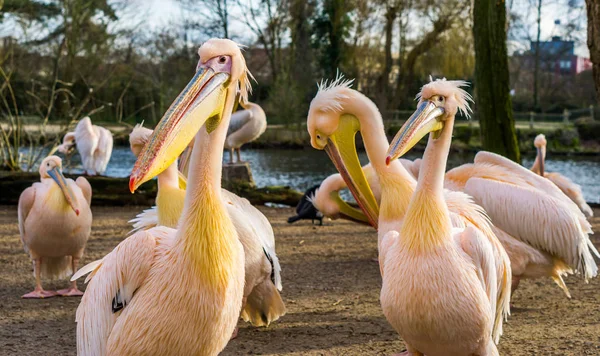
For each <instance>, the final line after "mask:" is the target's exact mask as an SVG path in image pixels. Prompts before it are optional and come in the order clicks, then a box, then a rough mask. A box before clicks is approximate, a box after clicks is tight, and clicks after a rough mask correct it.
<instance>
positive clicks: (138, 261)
mask: <svg viewBox="0 0 600 356" xmlns="http://www.w3.org/2000/svg"><path fill="white" fill-rule="evenodd" d="M169 230H170V229H168V228H162V227H161V228H155V229H152V230H150V231H141V232H138V233H136V234H135V235H132V236H130V237H128V238H127V239H125V240H124V241H123V242H121V243H120V244H119V245H117V247H115V249H114V250H113V251H112V252H110V253H109V254H108V255H106V256H105V257H104V258H103V259H102V260H101V261H95V262H92V264H91V266H90V267H89V268H88V267H87V266H85V267H83V268H82V270H83V272H82V273H77V274H76V276H74V277H80V276H81V275H83V274H84V273H85V272H91V273H92V278H91V279H90V283H89V285H88V287H87V289H86V291H85V294H84V296H83V298H82V299H81V303H80V304H79V307H78V308H77V314H76V316H75V321H76V322H77V353H78V354H79V355H93V354H102V355H103V354H106V342H107V340H108V338H109V336H110V333H111V331H112V328H113V326H114V324H115V322H116V321H117V318H118V317H119V315H120V310H121V309H123V308H126V307H127V304H128V303H129V302H130V301H131V299H132V298H133V296H134V293H135V291H136V290H137V289H138V288H140V286H142V285H143V284H144V281H145V279H146V276H147V275H148V272H149V271H150V269H151V266H152V263H153V260H154V255H155V251H156V249H157V247H158V245H160V243H161V240H162V239H163V238H165V237H166V236H167V235H168V232H169Z"/></svg>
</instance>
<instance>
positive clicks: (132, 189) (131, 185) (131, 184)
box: [129, 177, 135, 194]
mask: <svg viewBox="0 0 600 356" xmlns="http://www.w3.org/2000/svg"><path fill="white" fill-rule="evenodd" d="M129 191H130V192H131V194H133V193H134V192H135V177H131V178H130V179H129Z"/></svg>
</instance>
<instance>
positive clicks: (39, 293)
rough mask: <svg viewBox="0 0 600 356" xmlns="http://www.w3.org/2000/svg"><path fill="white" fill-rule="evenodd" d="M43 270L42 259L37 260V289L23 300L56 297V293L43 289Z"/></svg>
mask: <svg viewBox="0 0 600 356" xmlns="http://www.w3.org/2000/svg"><path fill="white" fill-rule="evenodd" d="M41 270H42V259H41V258H36V259H34V260H33V273H35V289H34V290H33V292H29V293H27V294H25V295H23V296H22V297H21V298H24V299H40V298H51V297H55V296H56V293H55V292H52V291H48V290H44V289H43V288H42V282H41V278H40V273H41Z"/></svg>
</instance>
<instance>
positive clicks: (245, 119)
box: [227, 110, 252, 136]
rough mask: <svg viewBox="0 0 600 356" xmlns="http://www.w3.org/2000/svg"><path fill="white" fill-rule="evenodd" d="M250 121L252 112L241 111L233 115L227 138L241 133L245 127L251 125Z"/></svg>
mask: <svg viewBox="0 0 600 356" xmlns="http://www.w3.org/2000/svg"><path fill="white" fill-rule="evenodd" d="M250 120H252V111H250V110H239V111H236V112H234V113H233V114H231V120H230V121H229V128H227V136H229V135H231V134H232V133H234V132H237V131H239V130H240V129H241V128H242V127H244V125H246V124H247V123H249V122H250Z"/></svg>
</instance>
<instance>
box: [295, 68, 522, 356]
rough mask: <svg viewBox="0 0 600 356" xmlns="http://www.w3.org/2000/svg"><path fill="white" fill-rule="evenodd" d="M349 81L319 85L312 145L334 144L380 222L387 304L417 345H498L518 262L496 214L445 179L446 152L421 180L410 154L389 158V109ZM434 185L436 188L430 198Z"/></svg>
mask: <svg viewBox="0 0 600 356" xmlns="http://www.w3.org/2000/svg"><path fill="white" fill-rule="evenodd" d="M350 83H351V82H349V81H343V80H342V78H338V79H337V80H335V81H334V82H333V83H331V84H330V85H323V84H322V85H320V88H319V93H318V94H317V96H316V97H315V98H314V99H313V101H312V103H311V106H310V111H309V116H308V120H307V127H308V131H309V134H310V136H311V144H312V146H313V147H315V148H317V149H324V150H326V151H327V152H328V154H329V155H330V157H331V159H332V161H333V162H334V163H335V165H336V167H337V168H338V171H339V172H340V173H341V174H342V176H343V177H344V180H345V181H346V183H347V184H348V188H349V189H350V191H351V192H352V193H353V195H354V197H355V198H356V200H357V202H358V203H359V205H360V207H361V209H362V210H363V211H364V212H365V214H366V216H367V218H368V219H369V221H370V222H371V223H372V224H375V225H376V226H377V228H378V248H379V264H380V270H381V274H382V278H383V287H382V291H381V303H382V307H383V310H384V314H385V315H386V317H387V319H388V321H389V322H390V323H391V324H392V325H393V326H394V327H395V328H396V330H397V331H398V332H399V333H400V334H401V335H402V336H403V338H404V339H405V340H406V341H407V348H408V354H410V355H417V354H420V353H418V351H420V352H424V353H426V354H427V355H447V354H497V350H496V346H495V344H494V342H498V340H499V337H500V335H501V333H502V319H503V318H504V317H505V316H506V315H507V313H508V310H509V300H510V262H509V260H508V257H507V256H506V253H505V252H504V249H503V248H502V246H501V245H500V243H499V242H498V240H497V238H496V237H495V236H494V234H493V233H492V232H491V228H490V224H489V221H488V220H487V218H486V217H485V214H484V213H483V211H482V209H481V208H480V207H478V206H477V205H475V204H473V203H472V201H471V200H470V198H469V197H468V196H466V195H465V194H463V193H456V192H444V191H443V190H442V189H441V187H440V188H438V187H437V185H436V177H437V176H438V175H439V174H440V173H439V172H441V175H442V178H443V172H444V170H445V159H446V158H445V157H443V158H438V162H432V158H430V159H428V161H429V162H430V164H427V167H426V164H425V163H422V164H421V168H420V169H421V172H420V173H419V174H420V176H419V177H420V178H421V180H420V182H419V185H417V184H416V182H415V180H414V178H413V176H412V175H411V174H410V173H409V172H408V171H407V170H406V168H404V167H403V166H402V164H400V163H399V162H397V161H396V160H391V161H390V160H386V156H387V151H388V142H387V138H386V136H385V131H384V129H383V121H382V119H381V114H380V113H379V110H377V107H376V106H375V104H374V103H373V102H372V101H370V100H369V99H368V98H367V97H365V96H364V95H362V94H360V93H359V92H357V91H354V90H352V89H350V88H349V85H350ZM454 105H455V106H454V110H456V109H457V106H456V104H454ZM415 115H416V114H415ZM358 131H360V132H361V135H362V138H363V142H364V146H365V150H366V151H367V155H368V156H369V160H370V162H371V165H372V166H373V169H374V170H375V172H376V173H377V175H378V177H379V182H380V185H381V210H379V208H378V204H377V202H376V201H375V198H374V196H373V193H372V191H371V190H370V188H369V185H368V182H367V180H366V178H365V176H364V174H363V172H362V170H361V169H360V163H359V161H358V156H357V154H356V147H355V143H354V142H355V140H354V136H355V135H356V133H357V132H358ZM450 131H451V130H450ZM430 151H432V150H431V149H430ZM437 151H438V152H436V155H439V152H440V151H439V148H438V150H437ZM441 152H442V153H443V151H441ZM446 154H447V152H446ZM433 155H434V152H430V153H429V156H433ZM424 171H427V174H424ZM423 185H426V186H430V187H431V188H435V190H427V189H426V190H423ZM413 193H415V194H414V195H413ZM427 194H435V195H434V196H433V199H427V198H426V197H425V196H426V195H427ZM440 196H442V197H440ZM411 197H412V199H411ZM407 214H410V218H409V216H408V215H407ZM420 219H423V221H420ZM405 225H406V226H405ZM458 237H461V240H460V241H457V240H456V239H455V238H458ZM421 257H423V258H424V259H423V260H421ZM424 261H427V263H424ZM440 305H443V306H444V307H443V308H440ZM400 319H402V320H400ZM407 325H410V326H408V328H409V329H410V330H408V331H407ZM425 340H426V341H425Z"/></svg>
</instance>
